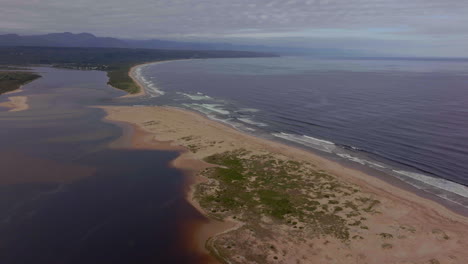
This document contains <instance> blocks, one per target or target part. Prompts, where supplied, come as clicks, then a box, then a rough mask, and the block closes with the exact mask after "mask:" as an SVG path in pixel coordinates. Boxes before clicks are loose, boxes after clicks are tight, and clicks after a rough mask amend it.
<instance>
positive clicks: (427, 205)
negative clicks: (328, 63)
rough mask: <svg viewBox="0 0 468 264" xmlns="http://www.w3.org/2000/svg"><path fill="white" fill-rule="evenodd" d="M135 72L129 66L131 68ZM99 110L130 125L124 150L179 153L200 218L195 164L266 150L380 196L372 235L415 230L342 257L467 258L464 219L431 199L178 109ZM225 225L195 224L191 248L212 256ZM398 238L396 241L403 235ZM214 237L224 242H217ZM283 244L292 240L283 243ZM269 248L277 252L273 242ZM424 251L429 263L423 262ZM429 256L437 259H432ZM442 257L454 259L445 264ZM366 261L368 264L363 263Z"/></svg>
mask: <svg viewBox="0 0 468 264" xmlns="http://www.w3.org/2000/svg"><path fill="white" fill-rule="evenodd" d="M137 66H139V65H137ZM137 66H135V67H137ZM140 66H141V65H140ZM135 67H133V68H132V69H136V68H135ZM134 80H135V81H136V82H137V83H138V84H139V86H140V87H141V88H142V90H144V86H143V85H142V84H141V83H139V82H138V79H136V78H135V79H134ZM101 108H102V109H104V110H105V111H106V112H107V117H106V119H107V120H109V121H111V122H123V123H126V124H130V125H131V126H132V127H133V129H134V131H135V132H134V133H132V135H131V145H132V147H134V148H154V149H160V150H176V151H181V152H182V154H181V156H179V157H178V158H177V159H176V160H174V162H173V163H172V166H174V167H176V168H179V169H181V170H183V171H185V172H187V174H188V175H190V176H191V180H190V182H189V183H188V187H187V191H188V192H187V199H188V200H189V201H190V202H191V203H192V204H193V205H194V207H195V208H197V210H199V211H200V212H201V213H202V214H204V215H205V216H207V218H208V219H210V218H211V219H213V215H212V214H210V213H208V212H207V210H206V208H203V207H202V206H201V205H200V203H199V199H197V197H195V190H196V188H197V186H200V185H203V184H204V183H206V182H207V181H210V180H209V179H207V178H206V177H204V176H203V175H200V173H198V172H199V171H201V170H203V169H205V168H207V167H210V165H209V164H208V163H205V162H204V161H203V159H204V158H206V157H208V156H210V155H213V154H216V153H224V152H226V151H233V150H235V149H238V148H246V149H250V150H252V151H256V152H259V153H273V154H274V155H278V156H281V158H283V157H286V158H288V159H292V160H297V161H300V162H310V163H312V164H313V165H314V166H315V167H316V168H318V169H320V170H323V171H326V172H328V173H330V174H332V175H334V176H336V177H337V178H338V179H339V180H340V181H344V182H346V183H347V184H352V185H356V186H359V187H360V188H361V190H362V192H364V193H370V194H372V195H374V196H375V197H378V198H379V199H382V202H381V205H379V209H380V211H382V210H383V212H385V213H383V212H380V215H378V216H369V217H372V218H373V219H372V220H368V222H371V223H370V224H368V226H370V227H371V228H372V229H376V230H380V231H381V230H384V231H386V232H385V234H390V233H391V231H392V230H393V231H395V226H400V227H401V226H412V227H415V230H416V231H414V232H413V233H412V234H411V236H412V237H411V239H410V241H398V242H399V244H402V245H404V246H395V245H392V247H395V248H396V249H395V248H394V249H392V250H393V251H398V252H394V253H393V254H391V253H389V251H391V250H388V248H384V247H383V245H386V243H383V244H382V241H380V240H379V238H377V239H376V238H374V237H372V236H371V235H372V234H362V237H364V238H365V239H363V240H364V241H360V242H354V241H353V242H352V243H353V245H354V244H356V246H351V249H348V253H347V254H352V255H355V254H357V255H359V254H361V255H362V254H363V253H362V252H366V251H363V248H366V247H369V246H371V245H372V244H379V245H380V244H382V248H383V253H379V252H373V253H372V259H373V260H375V261H377V260H378V261H383V262H378V263H387V262H388V261H395V260H397V261H398V260H400V261H401V260H404V261H413V260H416V261H418V263H419V260H422V259H423V258H427V260H431V259H436V260H437V261H441V260H444V261H443V262H442V263H444V262H445V261H447V263H461V262H457V260H454V259H453V258H452V257H453V256H455V257H456V259H458V261H461V260H462V259H463V257H467V256H466V253H465V252H463V246H462V245H463V244H466V241H465V239H466V237H468V219H467V218H466V217H464V216H462V215H460V214H457V213H455V212H453V211H451V210H450V209H448V208H446V207H444V206H443V205H441V204H439V203H436V202H435V201H432V200H429V199H426V198H423V197H420V196H418V195H417V194H415V193H413V192H410V191H409V190H406V189H403V188H400V187H398V186H396V185H392V184H390V183H388V182H385V181H383V180H382V179H379V178H377V177H374V176H371V175H368V174H366V173H365V172H362V171H359V170H356V169H353V168H349V167H345V166H344V165H342V164H339V163H337V162H334V161H331V160H328V159H326V158H324V157H321V156H319V155H316V154H314V153H312V152H309V151H305V150H302V149H298V148H295V147H292V146H288V145H285V144H282V143H279V142H273V141H268V140H266V139H262V138H257V137H254V136H250V135H247V134H243V133H241V132H239V131H237V130H235V129H233V128H231V127H228V126H226V125H223V124H220V123H217V122H215V121H212V120H209V119H208V118H206V117H204V116H202V115H200V114H197V113H194V112H190V111H186V110H182V109H178V108H171V107H101ZM188 137H190V139H189V140H188V139H187V138H188ZM221 141H223V142H222V143H215V144H213V143H210V142H221ZM211 166H212V165H211ZM197 174H198V175H197ZM374 218H375V219H374ZM225 220H229V221H227V222H226V223H227V224H225V225H223V224H222V223H221V222H219V221H217V220H215V219H213V220H210V221H208V222H207V223H206V225H203V226H198V227H196V229H197V230H198V232H197V234H195V238H194V241H196V244H198V248H199V249H204V248H205V241H206V245H207V246H208V247H209V251H211V252H213V251H215V250H216V249H217V247H216V246H215V245H213V244H214V243H215V242H216V241H215V240H217V239H218V238H220V237H229V233H236V231H234V232H231V231H233V230H236V229H237V230H238V228H239V227H240V226H241V224H240V222H239V221H236V220H233V219H232V218H228V219H226V218H225ZM233 223H234V224H233ZM388 226H392V228H390V230H389V229H388V228H386V227H388ZM212 227H214V228H212ZM207 229H211V230H210V232H208V233H207V232H206V230H207ZM434 230H443V231H442V233H443V234H445V235H446V236H447V237H450V238H451V239H450V240H452V238H454V237H456V239H455V240H456V243H455V244H454V243H451V244H450V245H447V243H446V241H444V239H442V240H440V239H439V237H440V232H439V231H437V232H435V231H434ZM396 231H397V232H396V233H401V232H403V231H402V230H401V228H400V229H398V230H396ZM373 232H374V233H375V232H378V231H375V230H373ZM387 232H388V233H387ZM380 234H382V233H380ZM374 235H375V234H374ZM397 235H398V234H393V235H392V237H393V236H397ZM445 235H444V236H445ZM398 236H401V237H403V235H398ZM404 236H405V237H407V236H409V235H408V234H407V235H404ZM210 237H211V239H209V240H207V239H208V238H210ZM236 237H237V238H242V236H232V235H231V237H230V239H233V238H236ZM433 237H436V239H435V241H429V240H430V239H431V238H433ZM243 238H245V237H243ZM321 239H323V238H316V239H312V241H313V242H314V244H317V243H318V242H323V240H321ZM221 240H225V239H224V238H221ZM326 241H329V240H326ZM426 241H427V243H429V242H430V243H429V244H428V245H427V243H425V242H426ZM257 242H258V241H257ZM289 242H290V243H293V242H291V241H289ZM328 243H330V242H327V243H326V244H325V245H322V246H318V247H319V248H320V249H321V250H325V251H326V252H325V253H327V255H332V256H335V257H336V258H337V259H342V260H343V261H346V258H347V257H346V256H347V255H342V253H339V250H340V248H341V246H340V242H339V241H332V243H330V244H328ZM419 244H424V245H419ZM293 245H294V243H293ZM195 246H197V245H195ZM275 246H276V247H281V245H275ZM294 247H298V248H299V251H300V252H301V253H299V252H296V254H305V255H304V256H306V255H307V253H304V252H305V250H306V249H305V248H303V247H304V246H301V245H294ZM316 247H317V246H316ZM422 247H426V248H435V247H437V248H438V250H434V252H432V253H431V252H428V250H423V249H422ZM405 249H406V251H405ZM408 249H409V251H408ZM289 250H292V249H291V246H289ZM345 251H346V250H345ZM422 251H424V252H422ZM429 251H430V250H429ZM322 253H323V252H322ZM431 254H432V255H433V257H434V258H431V256H430V255H431ZM218 255H220V254H218ZM327 255H326V256H327ZM409 255H411V256H409ZM426 255H427V256H426ZM326 256H324V255H323V254H318V253H317V254H314V256H310V255H308V256H307V257H308V259H309V260H310V259H314V260H315V261H323V260H324V259H325V260H326ZM436 256H437V257H438V259H437V258H435V257H436ZM218 257H219V256H218ZM275 257H276V256H275ZM298 257H299V256H298ZM450 259H451V260H454V261H451V262H448V261H449V260H450ZM275 260H276V259H275ZM280 260H281V261H286V262H289V259H286V258H285V257H284V256H283V257H282V258H281V259H280ZM326 262H329V261H324V262H323V263H326ZM369 263H376V262H372V261H371V262H369ZM398 263H399V262H398ZM421 263H422V262H421ZM434 263H436V262H434Z"/></svg>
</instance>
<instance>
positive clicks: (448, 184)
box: [392, 170, 468, 198]
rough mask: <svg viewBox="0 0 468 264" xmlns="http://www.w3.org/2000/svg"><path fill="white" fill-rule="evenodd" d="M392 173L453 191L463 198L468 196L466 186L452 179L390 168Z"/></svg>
mask: <svg viewBox="0 0 468 264" xmlns="http://www.w3.org/2000/svg"><path fill="white" fill-rule="evenodd" d="M392 171H393V172H394V173H396V174H398V175H400V177H398V178H400V179H402V180H404V178H402V177H401V176H404V177H408V178H411V179H413V180H417V181H420V182H422V183H425V184H427V185H430V186H433V187H436V188H438V189H441V190H444V191H447V192H451V193H455V194H458V195H460V196H463V197H465V198H468V187H466V186H464V185H462V184H458V183H455V182H452V181H448V180H445V179H442V178H435V177H431V176H427V175H424V174H421V173H416V172H409V171H402V170H392Z"/></svg>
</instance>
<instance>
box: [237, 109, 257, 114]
mask: <svg viewBox="0 0 468 264" xmlns="http://www.w3.org/2000/svg"><path fill="white" fill-rule="evenodd" d="M258 111H260V110H258V109H255V108H241V109H240V110H237V111H236V112H239V113H242V112H250V113H256V112H258Z"/></svg>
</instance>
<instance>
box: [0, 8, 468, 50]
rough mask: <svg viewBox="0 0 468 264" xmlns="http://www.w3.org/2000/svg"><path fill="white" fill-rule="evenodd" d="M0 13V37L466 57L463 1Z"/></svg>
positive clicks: (466, 19) (466, 18)
mask: <svg viewBox="0 0 468 264" xmlns="http://www.w3.org/2000/svg"><path fill="white" fill-rule="evenodd" d="M0 6H1V7H2V8H1V9H0V31H1V32H19V33H44V32H63V31H71V32H91V33H94V34H97V35H102V36H114V37H131V38H167V39H197V40H198V39H204V40H227V41H232V42H246V43H257V42H262V43H271V44H276V45H295V46H310V45H312V46H316V45H318V44H320V43H321V44H320V45H332V46H337V47H341V48H346V47H348V48H354V49H356V48H357V49H359V48H361V49H371V50H372V49H373V50H379V49H386V50H388V49H389V48H392V47H393V48H392V49H391V51H392V52H398V50H401V49H406V52H407V53H408V52H410V53H411V52H415V53H421V52H422V53H434V52H439V53H440V55H447V56H456V55H457V54H460V55H462V56H468V51H467V48H465V47H464V46H465V43H467V40H468V26H467V25H468V15H467V14H468V1H465V0H459V1H456V0H444V1H440V0H412V1H408V0H393V1H391V0H347V1H344V0H289V1H288V0H269V1H267V0H235V1H234V0H132V1H128V0H126V1H123V0H99V1H96V0H74V1H71V0H61V1H59V0H22V1H18V0H0ZM402 53H405V52H403V51H402ZM462 53H464V54H462ZM416 55H418V54H416Z"/></svg>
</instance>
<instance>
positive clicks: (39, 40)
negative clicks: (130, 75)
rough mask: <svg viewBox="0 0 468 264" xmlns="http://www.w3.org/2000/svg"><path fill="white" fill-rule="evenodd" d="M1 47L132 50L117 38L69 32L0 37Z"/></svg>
mask: <svg viewBox="0 0 468 264" xmlns="http://www.w3.org/2000/svg"><path fill="white" fill-rule="evenodd" d="M0 46H3V47H6V46H10V47H11V46H36V47H82V48H84V47H94V48H130V46H128V45H127V44H126V43H125V42H124V41H121V40H119V39H116V38H102V37H96V36H94V35H93V34H89V33H80V34H73V33H69V32H65V33H52V34H45V35H33V36H20V35H17V34H6V35H0Z"/></svg>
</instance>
